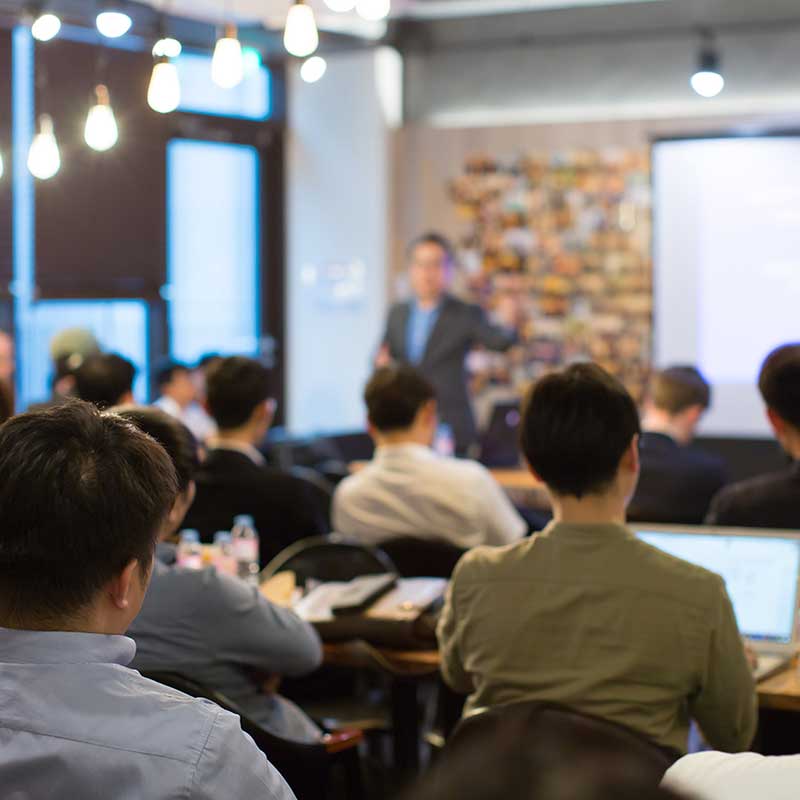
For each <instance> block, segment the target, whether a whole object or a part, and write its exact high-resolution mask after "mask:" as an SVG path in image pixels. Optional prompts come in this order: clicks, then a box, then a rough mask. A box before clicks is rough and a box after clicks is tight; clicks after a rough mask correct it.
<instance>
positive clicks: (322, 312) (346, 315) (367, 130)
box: [286, 49, 402, 433]
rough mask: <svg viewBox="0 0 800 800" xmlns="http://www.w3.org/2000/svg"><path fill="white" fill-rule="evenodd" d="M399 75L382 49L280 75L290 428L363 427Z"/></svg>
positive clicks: (380, 313)
mask: <svg viewBox="0 0 800 800" xmlns="http://www.w3.org/2000/svg"><path fill="white" fill-rule="evenodd" d="M401 77H402V75H401V67H400V60H399V57H397V56H396V54H395V53H394V52H393V51H387V50H386V49H381V50H378V51H365V52H358V53H348V54H342V55H337V56H333V57H331V58H329V59H328V71H327V73H326V74H325V76H324V78H323V79H322V80H321V81H320V82H319V83H316V84H312V85H308V84H305V83H303V82H302V81H301V79H300V77H299V75H298V74H297V71H293V72H292V74H291V75H290V77H289V142H288V157H287V165H288V173H287V215H288V219H287V249H288V257H287V310H288V321H287V342H286V344H287V359H288V381H287V395H288V397H287V402H288V425H289V428H290V429H291V430H292V431H293V432H297V433H308V432H314V431H323V430H346V429H353V428H359V427H361V426H362V425H363V421H364V412H363V408H362V403H361V392H362V389H363V385H364V383H365V381H366V379H367V378H368V376H369V372H370V365H371V360H372V357H373V354H374V351H375V349H376V347H377V344H378V340H379V338H380V336H381V333H382V329H383V325H384V316H385V312H386V272H387V258H388V256H387V251H388V240H389V228H388V225H389V214H390V202H391V185H390V171H391V162H390V146H391V137H392V130H393V127H394V126H395V125H396V124H397V122H398V120H399V110H398V105H399V102H400V97H401V94H400V85H401Z"/></svg>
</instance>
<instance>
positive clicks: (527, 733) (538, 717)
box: [405, 703, 678, 800]
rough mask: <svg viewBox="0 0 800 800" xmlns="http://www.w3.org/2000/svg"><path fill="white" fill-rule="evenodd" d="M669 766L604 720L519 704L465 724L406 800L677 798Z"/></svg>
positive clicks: (644, 744) (648, 747)
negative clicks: (664, 784)
mask: <svg viewBox="0 0 800 800" xmlns="http://www.w3.org/2000/svg"><path fill="white" fill-rule="evenodd" d="M484 717H486V719H485V720H484V719H483V718H484ZM471 726H472V730H471V731H469V728H470V727H471ZM461 728H463V729H464V730H463V732H462V730H461ZM464 734H466V735H464ZM671 760H674V757H673V758H670V757H668V756H667V755H666V754H663V753H661V752H660V751H659V749H658V748H657V746H656V745H652V744H650V743H649V742H646V741H645V740H641V741H639V739H638V737H637V735H636V734H634V733H632V732H629V731H627V730H625V731H623V730H622V729H617V728H616V726H613V725H610V724H607V723H605V722H604V721H603V720H596V719H594V718H589V717H586V718H584V717H582V716H581V715H578V714H574V713H572V712H570V711H569V710H565V711H564V712H558V711H554V710H552V709H550V708H548V707H547V706H546V705H543V707H542V708H541V710H539V708H537V704H533V703H530V704H528V703H525V704H517V705H511V706H504V707H500V708H497V709H493V710H492V711H490V712H488V713H487V714H480V715H478V716H477V717H475V718H471V719H468V720H466V725H465V723H463V722H462V725H461V726H460V728H459V729H458V730H457V731H456V734H455V736H454V737H453V738H452V739H451V741H450V742H448V745H447V747H446V748H445V750H444V753H443V754H442V755H441V756H440V757H439V759H438V760H437V763H436V764H435V765H434V767H433V769H432V770H431V771H429V772H428V773H427V774H426V775H425V776H424V777H423V778H422V779H421V780H420V782H419V783H418V784H417V785H416V786H414V787H413V788H412V789H411V790H410V791H409V792H408V793H407V794H406V795H405V800H496V798H507V799H508V800H677V797H678V796H677V795H675V794H673V793H672V792H670V791H668V790H666V789H662V788H659V783H660V781H661V779H662V777H663V775H664V771H665V770H666V768H667V767H668V766H669V765H670V763H671Z"/></svg>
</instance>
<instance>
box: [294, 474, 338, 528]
mask: <svg viewBox="0 0 800 800" xmlns="http://www.w3.org/2000/svg"><path fill="white" fill-rule="evenodd" d="M288 472H289V474H290V475H291V476H292V477H294V478H296V479H297V480H299V481H302V482H303V484H304V485H305V488H306V492H305V494H306V497H307V498H308V500H309V502H311V503H313V504H314V510H315V512H316V514H317V516H318V517H319V518H321V519H324V520H325V521H326V523H327V530H328V531H330V524H331V522H330V521H331V504H332V503H333V484H332V483H331V482H330V481H329V480H328V479H327V478H325V477H323V476H322V475H321V474H320V473H319V472H318V471H317V470H315V469H312V468H311V467H300V466H294V467H290V468H289V470H288Z"/></svg>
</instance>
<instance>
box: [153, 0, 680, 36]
mask: <svg viewBox="0 0 800 800" xmlns="http://www.w3.org/2000/svg"><path fill="white" fill-rule="evenodd" d="M142 2H145V3H147V4H148V5H151V6H153V7H154V8H157V9H162V10H164V11H166V12H168V13H170V14H175V15H177V16H181V17H190V18H194V19H198V20H202V21H205V22H222V21H224V20H225V19H229V18H230V16H231V15H233V16H234V17H235V19H236V20H237V21H238V22H240V23H241V24H245V23H251V24H252V23H258V22H260V23H263V24H265V25H267V27H270V28H279V27H280V26H281V25H282V24H283V21H284V20H285V18H286V11H287V9H288V7H289V4H290V0H142ZM308 2H309V4H310V5H311V6H313V8H314V10H315V12H316V13H317V21H318V24H319V26H320V27H321V28H324V29H326V30H346V31H348V32H350V31H353V29H354V28H355V29H356V30H354V31H353V32H356V31H358V32H360V33H366V32H367V31H376V30H379V29H382V28H383V26H382V25H378V26H375V25H366V26H365V25H364V23H363V20H361V19H360V18H359V17H358V16H357V15H356V14H355V12H351V13H347V14H336V13H333V12H331V11H330V10H328V8H327V7H326V5H325V3H324V0H308ZM632 2H655V3H664V2H669V0H392V16H393V17H404V18H411V19H447V18H450V17H470V16H486V15H494V14H508V13H515V12H516V13H519V12H522V11H544V10H552V9H563V8H577V7H581V6H599V5H603V6H616V5H623V4H626V3H632Z"/></svg>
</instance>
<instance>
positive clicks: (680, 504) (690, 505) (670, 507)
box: [628, 433, 728, 525]
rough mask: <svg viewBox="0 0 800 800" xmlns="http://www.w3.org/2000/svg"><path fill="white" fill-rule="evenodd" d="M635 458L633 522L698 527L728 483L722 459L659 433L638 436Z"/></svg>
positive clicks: (630, 514) (631, 512)
mask: <svg viewBox="0 0 800 800" xmlns="http://www.w3.org/2000/svg"><path fill="white" fill-rule="evenodd" d="M639 457H640V460H641V475H640V476H639V485H638V487H637V489H636V494H635V495H634V497H633V500H632V501H631V504H630V506H629V508H628V519H630V520H632V521H635V522H666V523H675V524H682V525H699V524H700V523H702V522H703V519H704V518H705V516H706V513H707V512H708V507H709V506H710V505H711V499H712V498H713V497H714V495H715V494H716V493H717V492H718V491H719V490H720V489H721V488H722V487H723V486H724V485H725V483H726V482H727V480H728V470H727V468H726V466H725V462H724V461H722V459H720V458H717V457H716V456H713V455H711V454H709V453H705V452H703V451H702V450H696V449H694V448H693V447H682V446H681V445H679V444H678V443H677V442H676V441H675V440H674V439H672V438H671V437H669V436H666V435H665V434H662V433H643V434H642V436H641V438H640V441H639Z"/></svg>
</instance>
